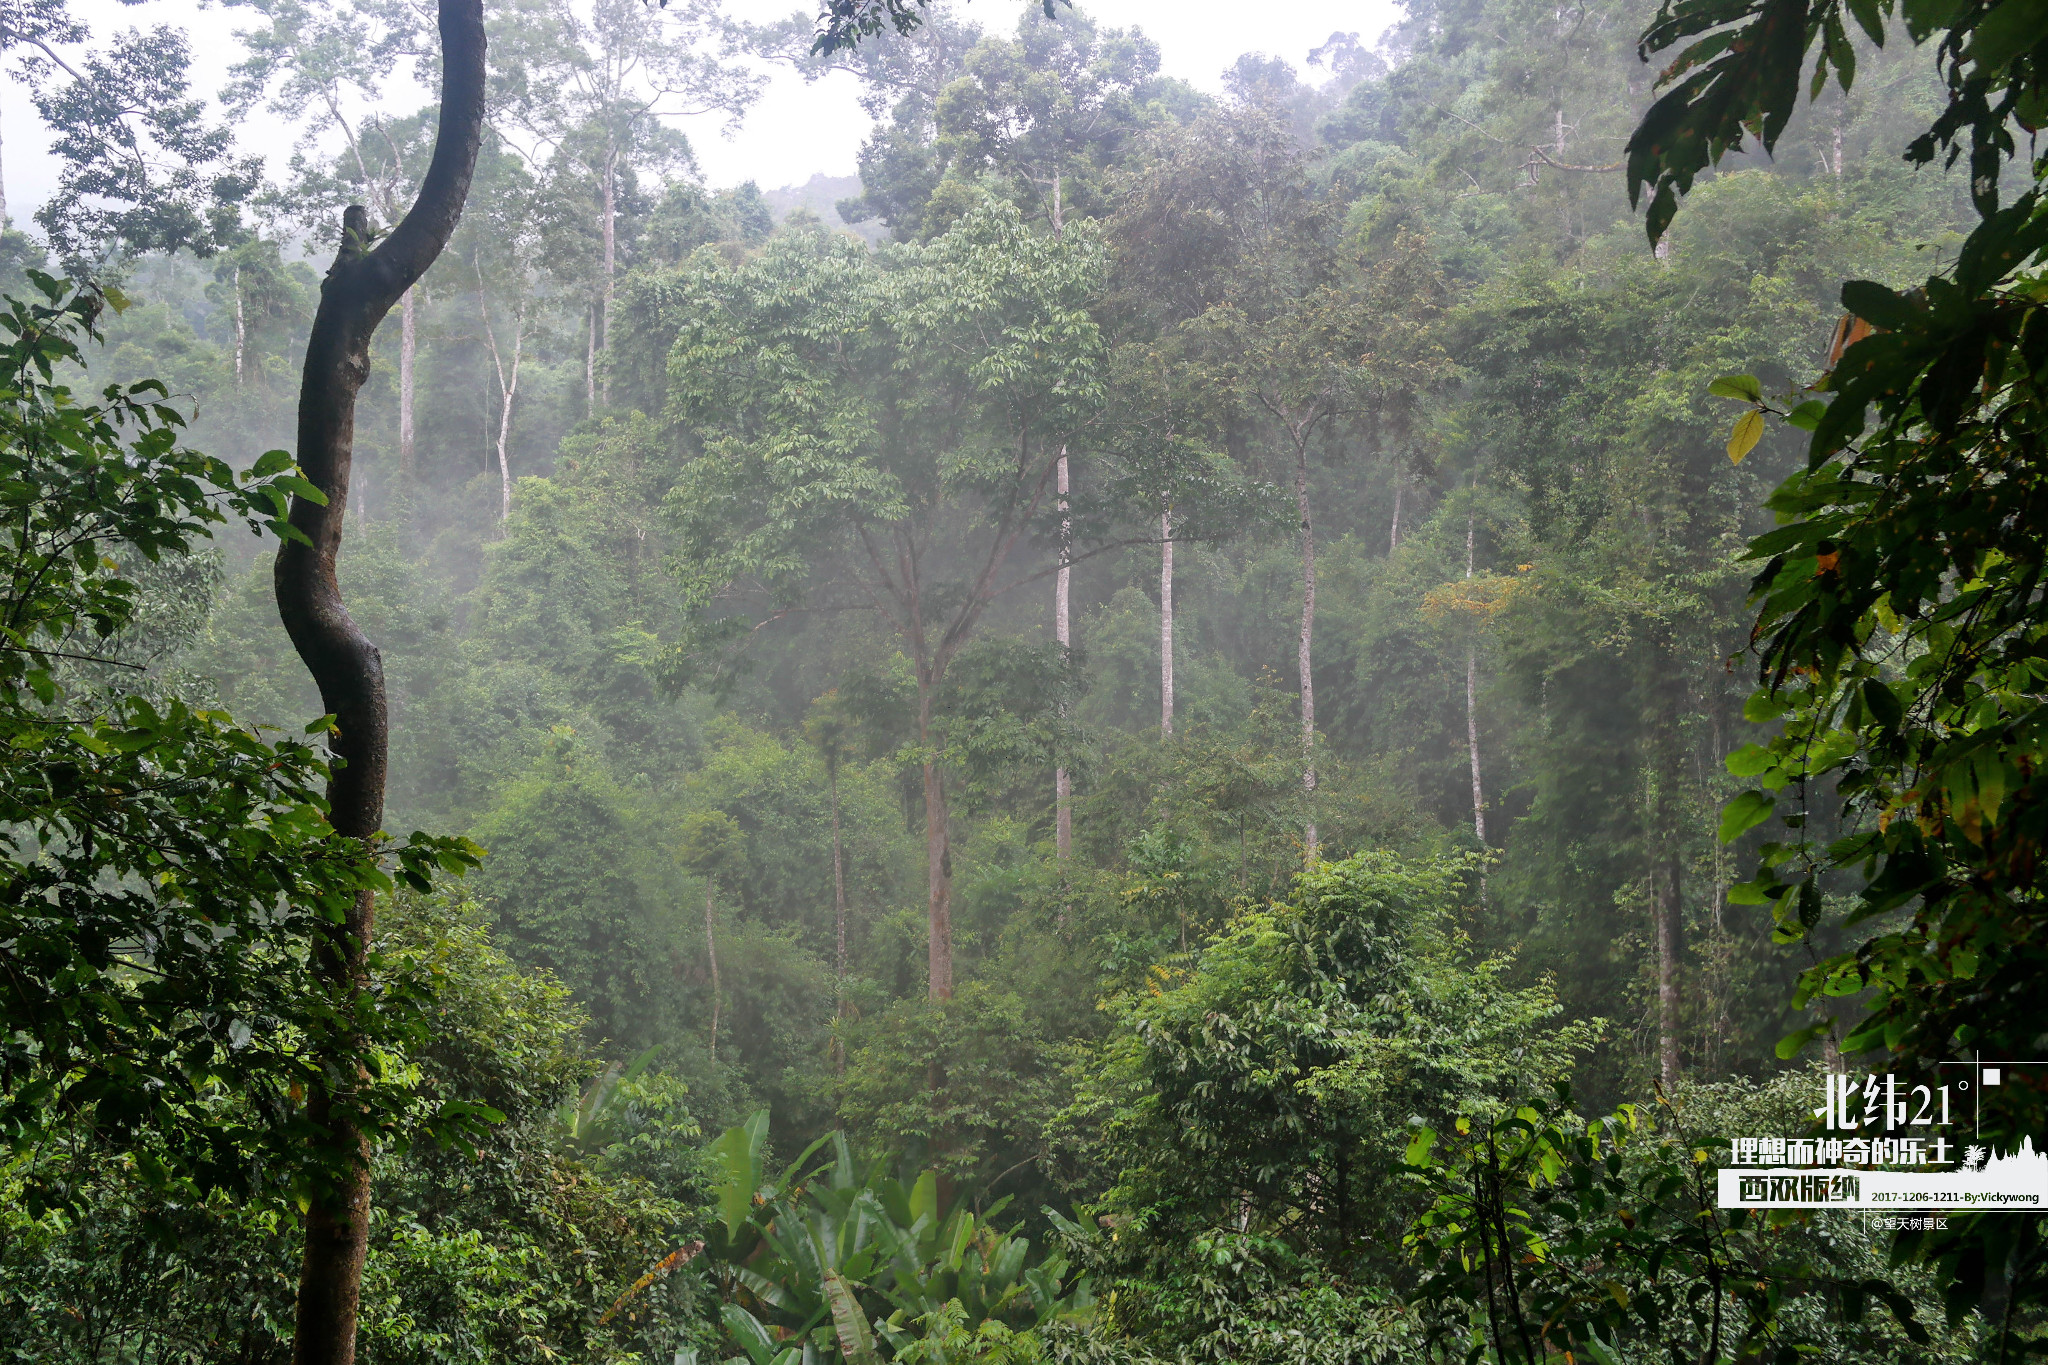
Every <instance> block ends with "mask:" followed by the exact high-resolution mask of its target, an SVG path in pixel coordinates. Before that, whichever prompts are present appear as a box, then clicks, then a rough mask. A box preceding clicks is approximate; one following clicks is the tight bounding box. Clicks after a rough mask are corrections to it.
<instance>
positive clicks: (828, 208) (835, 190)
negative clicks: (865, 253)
mask: <svg viewBox="0 0 2048 1365" xmlns="http://www.w3.org/2000/svg"><path fill="white" fill-rule="evenodd" d="M859 193H860V177H859V176H857V175H814V176H812V177H811V178H810V179H809V180H806V181H805V182H804V183H803V184H801V185H784V186H783V187H782V188H781V189H779V190H766V191H763V192H762V195H761V197H762V198H763V199H764V200H766V201H767V203H768V211H769V212H771V213H773V214H774V215H775V221H776V222H778V223H780V222H781V221H782V220H783V219H785V218H787V217H788V216H789V215H790V214H791V213H792V212H793V211H795V210H797V209H809V210H810V211H811V212H812V213H815V214H817V215H818V217H819V218H821V219H823V220H824V223H825V226H826V227H829V228H838V229H841V230H842V231H846V232H851V233H854V234H856V235H857V236H860V237H862V238H865V239H866V240H867V241H868V243H869V244H870V245H872V244H873V243H875V242H879V241H881V240H882V239H883V238H884V237H886V236H887V235H888V232H887V230H886V229H885V228H883V226H882V225H881V224H880V223H878V222H874V221H872V220H870V221H868V222H865V223H849V222H847V221H846V220H845V219H843V218H841V217H840V216H839V209H838V204H839V201H840V200H842V199H851V198H853V197H854V196H855V195H857V194H859Z"/></svg>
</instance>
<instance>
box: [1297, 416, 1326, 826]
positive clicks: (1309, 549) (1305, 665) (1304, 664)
mask: <svg viewBox="0 0 2048 1365" xmlns="http://www.w3.org/2000/svg"><path fill="white" fill-rule="evenodd" d="M1294 500H1295V503H1296V505H1297V506H1298V507H1299V509H1300V511H1301V640H1300V643H1299V645H1298V646H1297V648H1296V651H1295V663H1296V665H1297V666H1298V667H1299V669H1300V670H1301V791H1302V797H1303V800H1304V802H1305V804H1306V805H1307V807H1308V819H1307V821H1306V825H1305V828H1304V829H1303V832H1302V845H1303V848H1304V852H1305V853H1306V855H1307V859H1308V861H1309V862H1311V863H1313V862H1314V861H1315V860H1316V854H1317V850H1318V847H1319V844H1320V840H1318V838H1317V837H1316V807H1315V800H1316V684H1315V674H1314V672H1313V670H1312V668H1311V663H1312V657H1313V650H1314V645H1315V630H1316V533H1315V526H1314V523H1313V521H1312V519H1311V518H1310V516H1309V507H1308V445H1307V443H1306V442H1305V441H1303V442H1297V443H1296V446H1295V461H1294Z"/></svg>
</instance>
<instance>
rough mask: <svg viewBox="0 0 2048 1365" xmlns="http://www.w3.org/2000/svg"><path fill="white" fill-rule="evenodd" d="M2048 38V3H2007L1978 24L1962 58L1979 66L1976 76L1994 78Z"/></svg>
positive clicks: (2008, 0)
mask: <svg viewBox="0 0 2048 1365" xmlns="http://www.w3.org/2000/svg"><path fill="white" fill-rule="evenodd" d="M2043 38H2048V3H2043V0H2005V3H2004V4H2002V5H1998V6H1995V7H1994V8H1993V9H1992V10H1991V11H1990V12H1989V13H1988V14H1986V15H1985V16H1984V17H1983V18H1982V19H1980V20H1978V21H1977V27H1976V30H1975V32H1973V33H1972V34H1971V35H1970V42H1969V45H1968V46H1967V47H1965V48H1964V49H1963V56H1964V57H1965V58H1967V59H1968V60H1970V61H1971V62H1974V63H1975V64H1976V67H1977V70H1976V72H1975V73H1974V74H1976V75H1979V76H1990V75H1995V74H1996V73H1997V72H1999V71H2001V70H2003V69H2004V68H2005V67H2007V66H2009V65H2011V64H2012V61H2013V59H2014V58H2015V57H2018V56H2020V55H2021V54H2022V53H2025V52H2031V51H2032V50H2033V49H2034V48H2035V47H2037V46H2039V44H2040V42H2041V40H2042V39H2043Z"/></svg>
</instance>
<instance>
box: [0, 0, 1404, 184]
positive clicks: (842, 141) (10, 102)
mask: <svg viewBox="0 0 2048 1365" xmlns="http://www.w3.org/2000/svg"><path fill="white" fill-rule="evenodd" d="M1081 4H1082V8H1083V9H1084V10H1086V11H1087V12H1088V13H1089V14H1091V15H1093V16H1094V17H1095V19H1096V20H1097V22H1099V23H1101V24H1103V25H1105V26H1108V27H1119V28H1122V27H1130V26H1133V25H1135V26H1137V27H1140V28H1142V29H1144V30H1145V31H1146V32H1147V33H1148V34H1150V35H1151V36H1152V37H1153V38H1154V39H1155V40H1157V41H1158V43H1159V45H1160V49H1161V53H1162V56H1163V58H1164V62H1165V68H1166V71H1167V73H1168V74H1170V75H1175V76H1179V77H1181V78H1183V79H1185V80H1187V81H1189V82H1190V83H1192V84H1194V85H1196V86H1199V87H1201V88H1203V89H1206V90H1215V89H1218V88H1220V85H1221V79H1220V78H1221V75H1222V72H1223V70H1224V69H1225V68H1226V67H1228V66H1229V65H1230V64H1231V63H1232V62H1233V61H1235V60H1236V59H1237V56H1238V54H1240V53H1243V52H1264V53H1268V54H1271V55H1273V56H1278V57H1284V58H1286V59H1287V60H1288V61H1290V62H1292V63H1294V65H1295V66H1296V67H1298V68H1305V67H1306V64H1307V56H1308V52H1309V49H1311V48H1313V47H1316V46H1317V45H1319V44H1321V43H1322V42H1323V41H1324V40H1326V39H1327V38H1328V37H1329V36H1330V35H1331V34H1332V33H1337V32H1355V33H1357V34H1359V35H1360V36H1361V37H1362V38H1364V39H1365V41H1366V42H1367V43H1368V44H1369V43H1371V42H1372V41H1374V40H1375V39H1376V38H1377V37H1378V36H1379V34H1380V33H1381V32H1382V31H1383V30H1384V29H1385V28H1386V27H1387V25H1388V24H1389V23H1391V22H1392V21H1393V19H1394V17H1395V8H1394V5H1393V4H1392V3H1391V0H1262V2H1261V3H1246V0H1092V2H1091V0H1081ZM74 6H75V12H76V13H78V14H79V15H80V17H82V18H84V19H85V20H86V21H87V22H88V23H89V24H90V25H91V27H92V29H93V33H94V37H95V39H96V40H104V39H105V38H106V37H107V36H108V35H110V34H111V33H113V32H115V31H117V30H119V29H124V28H127V27H129V26H131V25H133V26H138V27H143V28H150V27H154V26H156V25H158V24H170V25H174V26H176V27H180V28H184V29H186V30H187V31H188V32H189V33H190V34H191V35H192V39H193V47H194V51H195V54H196V58H197V63H196V65H197V75H198V77H199V79H200V83H201V85H202V87H205V88H207V92H208V93H212V90H214V89H217V88H218V87H219V84H220V83H221V81H222V80H223V79H224V75H225V72H226V70H227V68H228V66H229V64H230V63H232V62H233V61H234V60H235V58H236V57H237V55H238V54H239V45H238V44H237V43H236V42H235V39H234V32H235V30H236V29H237V28H238V27H241V26H243V25H245V24H246V23H247V22H248V15H247V12H246V11H243V12H239V13H238V12H237V11H235V10H233V9H223V8H220V7H218V6H216V5H207V6H204V7H202V6H201V5H200V4H199V3H198V0H145V3H142V4H136V5H124V4H115V3H113V0H74ZM729 6H730V12H732V13H734V14H736V15H739V16H741V17H745V18H750V19H768V18H775V17H778V16H780V15H783V14H787V13H789V12H791V11H792V10H795V9H798V8H809V6H808V5H804V4H801V3H798V0H729ZM1020 8H1021V7H1020V5H1019V3H1018V0H968V3H967V4H966V5H965V6H964V9H963V13H964V15H965V16H966V17H969V18H971V19H974V20H976V21H978V22H979V23H980V24H981V25H982V27H983V28H985V29H990V30H995V29H1007V28H1008V27H1009V26H1010V25H1011V24H1012V23H1014V22H1015V19H1016V16H1017V14H1018V13H1019V12H1020ZM883 41H887V40H886V39H884V40H883ZM419 93H420V92H418V91H415V90H410V89H407V88H405V87H404V86H403V85H400V86H398V87H397V88H394V89H393V90H392V91H391V92H390V94H391V96H392V97H393V98H392V103H393V104H394V106H399V105H403V106H405V107H417V105H418V102H419V100H418V98H417V97H418V95H419ZM854 93H855V82H854V80H853V78H852V77H850V76H845V75H834V76H832V77H829V78H827V79H825V80H823V81H820V82H818V83H817V84H815V85H806V84H805V83H804V82H803V81H802V80H801V79H800V78H798V77H796V76H795V75H793V74H791V73H789V72H788V71H786V70H782V69H774V71H773V74H772V76H771V83H770V85H769V88H768V90H767V92H766V93H765V94H764V95H763V97H762V99H761V100H760V102H759V103H758V104H756V105H755V106H754V107H753V109H752V110H751V111H750V112H749V113H748V115H747V117H746V120H745V122H744V124H743V125H742V126H741V127H740V129H739V130H738V131H737V132H736V133H734V134H732V135H731V136H727V135H726V134H725V132H724V130H723V129H722V127H721V121H720V120H718V119H713V118H700V119H687V120H682V121H681V126H682V127H683V129H684V130H685V131H686V132H687V133H688V134H689V135H690V140H691V142H692V143H693V144H694V145H695V147H696V149H697V159H698V162H699V164H700V165H701V166H702V167H703V169H704V174H705V178H706V179H707V180H708V181H709V182H710V183H711V184H712V185H714V186H723V185H733V184H738V183H739V182H741V181H744V180H753V181H755V182H756V183H758V184H759V185H760V186H761V188H763V189H774V188H776V187H778V186H782V185H800V184H802V183H803V182H804V181H806V180H808V179H810V177H811V176H812V175H813V174H817V173H823V174H826V175H851V174H853V173H854V170H855V157H856V155H857V154H858V152H859V150H860V144H861V140H862V138H863V137H865V136H866V134H867V131H868V121H867V117H866V116H865V115H864V114H863V113H862V112H861V110H860V107H859V105H858V104H857V103H855V100H854ZM293 136H294V131H293V130H292V129H290V128H289V127H287V126H284V125H283V124H282V123H281V122H280V121H279V120H277V119H276V118H274V117H272V116H268V115H258V116H255V117H252V118H251V119H250V120H249V121H248V122H247V123H246V124H245V125H244V126H242V127H241V128H239V129H238V130H237V137H238V139H239V140H240V141H241V142H242V144H243V145H244V146H245V147H246V148H247V149H248V150H250V151H254V152H260V153H262V154H263V155H264V156H265V157H266V158H267V159H268V160H269V161H270V162H271V163H272V165H273V167H274V168H281V165H282V162H283V160H284V158H285V157H286V156H287V155H288V154H289V152H290V149H291V146H292V140H293ZM0 138H4V153H0V176H4V183H5V186H6V192H7V208H8V211H9V213H10V214H11V215H12V217H13V218H14V220H15V221H16V222H17V223H24V222H26V220H27V219H28V216H29V214H31V213H33V212H34V211H35V209H36V207H37V206H38V205H40V204H41V203H42V201H43V200H44V199H45V198H46V197H47V196H48V194H49V192H50V189H51V187H52V185H53V184H54V183H55V179H56V168H55V163H54V161H53V160H52V158H51V157H50V155H49V152H48V139H47V136H46V135H45V133H44V131H43V128H42V125H41V123H40V121H39V120H38V119H37V117H36V113H35V108H34V106H33V105H32V104H30V103H29V100H28V92H27V91H26V89H24V88H23V86H22V85H21V83H20V81H19V80H17V79H16V78H15V76H14V73H13V72H12V70H9V71H8V72H7V73H6V75H5V77H4V80H0Z"/></svg>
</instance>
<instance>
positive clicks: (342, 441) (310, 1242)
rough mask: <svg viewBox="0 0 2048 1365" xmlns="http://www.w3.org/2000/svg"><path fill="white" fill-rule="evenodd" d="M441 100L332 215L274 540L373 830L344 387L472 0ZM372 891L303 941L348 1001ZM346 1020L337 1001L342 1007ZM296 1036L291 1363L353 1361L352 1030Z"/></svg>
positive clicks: (390, 264) (279, 575) (297, 636)
mask: <svg viewBox="0 0 2048 1365" xmlns="http://www.w3.org/2000/svg"><path fill="white" fill-rule="evenodd" d="M439 20H440V32H441V52H442V60H441V109H440V126H439V129H438V131H437V134H436V138H435V144H434V157H433V162H432V164H431V165H430V166H429V167H428V169H427V174H426V178H425V180H424V181H423V182H422V184H421V186H420V193H419V198H418V200H417V201H415V202H414V204H413V206H412V209H411V211H410V212H408V213H407V214H406V216H405V218H404V220H403V221H401V222H400V223H399V224H398V225H397V226H396V227H395V228H393V229H392V230H391V232H390V234H389V235H387V236H386V237H385V238H384V239H383V240H382V241H381V242H379V243H378V244H377V245H376V247H375V248H374V249H372V248H371V246H370V214H369V210H367V209H365V208H364V207H362V206H361V205H351V206H350V207H349V208H348V210H347V211H346V212H345V213H344V214H343V215H342V240H341V250H340V252H339V253H338V254H337V255H336V257H335V260H334V264H333V266H332V267H330V268H329V270H328V272H327V278H326V280H325V281H324V282H323V283H322V285H321V289H320V304H319V308H318V310H317V311H316V312H315V314H314V318H313V329H312V333H311V335H310V337H309V338H308V340H307V344H306V362H305V370H304V378H303V381H302V383H301V386H300V390H299V413H298V463H299V468H300V470H301V471H302V472H303V473H304V475H305V477H306V479H307V480H308V481H309V482H310V483H312V484H313V485H314V486H315V487H316V488H318V489H319V490H320V492H321V494H322V495H323V497H324V498H325V499H326V501H325V502H324V503H316V502H313V501H311V500H310V499H307V498H297V497H295V498H293V499H292V505H291V512H290V517H291V523H292V525H293V526H294V527H295V528H297V530H298V531H299V533H300V534H301V535H303V536H304V537H305V539H304V541H303V542H301V541H299V540H289V541H286V542H285V543H284V544H283V545H282V546H281V547H280V548H279V550H278V552H277V564H276V570H275V575H274V577H275V583H276V591H277V607H278V615H279V617H280V618H281V620H282V621H283V624H284V627H285V630H286V632H287V633H288V634H289V635H290V637H291V641H292V644H293V646H294V648H296V649H297V650H298V653H299V657H300V658H301V659H302V660H304V662H305V664H306V668H307V671H308V672H310V673H311V674H312V675H313V681H314V683H315V684H316V685H317V686H318V688H319V690H320V700H321V705H322V707H323V708H324V709H325V710H326V712H327V713H328V714H330V715H332V716H333V717H334V718H335V730H334V732H333V734H332V736H331V737H330V740H329V743H330V746H331V748H332V751H333V756H334V760H335V768H334V776H333V778H332V780H331V781H330V782H329V784H328V790H327V797H328V812H327V818H328V821H329V823H330V824H331V825H332V827H333V829H334V831H335V833H337V834H339V835H342V836H344V837H346V838H352V839H360V840H364V841H366V842H368V841H374V840H375V839H376V838H377V836H378V833H379V830H380V828H381V826H382V825H383V821H384V775H385V764H386V761H387V757H388V751H389V732H388V724H389V716H388V712H387V710H386V706H385V699H384V668H383V660H382V659H381V657H380V656H379V654H378V652H377V647H376V646H375V645H374V644H372V643H371V642H370V641H369V639H368V638H367V637H365V636H364V635H363V633H362V631H361V630H360V629H359V628H358V627H357V626H356V624H355V622H354V620H353V619H352V618H351V617H350V616H349V613H348V608H347V606H346V605H345V604H344V603H343V601H342V597H341V589H340V586H339V584H338V582H337V580H336V577H335V559H336V556H337V555H338V553H339V552H340V549H341V539H342V531H343V528H344V526H345V525H346V522H347V511H348V494H349V485H350V474H351V471H352V466H353V460H354V454H355V409H356V396H357V394H358V393H359V392H360V391H361V389H362V386H363V382H364V380H365V379H367V378H368V377H369V373H370V339H371V337H372V336H373V335H374V334H375V332H376V330H377V324H378V323H379V322H381V321H382V320H383V319H384V316H385V314H387V313H388V312H390V310H391V308H392V306H393V305H394V304H396V303H397V302H398V300H399V297H400V296H401V295H403V294H404V293H405V291H406V290H407V289H409V288H411V287H412V285H413V283H414V282H415V281H417V280H418V279H419V278H420V276H421V275H423V274H425V273H426V271H427V267H428V266H430V265H432V264H433V262H434V258H435V257H437V256H439V255H440V254H441V250H442V248H443V247H445V246H446V245H447V243H448V238H449V236H450V235H451V234H452V233H453V232H454V230H455V224H456V220H457V219H458V218H460V217H461V214H462V205H463V202H464V200H465V199H467V198H468V195H469V182H470V176H471V174H472V173H473V172H474V170H475V168H476V157H477V149H478V146H479V144H480V142H481V139H482V134H483V116H484V22H483V3H482V0H440V15H439ZM375 911H376V901H375V898H374V895H373V894H372V893H371V892H369V891H364V892H363V893H362V894H361V895H360V896H358V897H357V898H356V900H355V902H354V903H353V904H352V905H351V906H350V907H349V909H348V911H347V913H346V914H345V915H344V916H343V918H342V921H341V922H340V923H338V924H332V925H329V926H326V927H325V928H323V929H322V931H321V932H320V935H319V937H318V938H317V939H316V940H315V942H314V946H313V959H312V961H313V969H314V972H315V974H316V976H317V977H318V978H319V980H320V981H321V982H322V983H323V984H324V985H326V986H327V987H328V988H329V989H331V990H333V991H335V992H336V994H337V995H338V996H340V997H342V999H343V1000H344V1001H348V1002H350V1003H353V1000H354V999H360V998H361V997H362V995H363V993H364V992H366V991H367V990H368V989H369V984H370V983H369V972H368V959H369V950H370V941H371V934H372V932H373V929H374V922H375ZM341 1017H342V1018H343V1019H344V1020H345V1019H347V1018H348V1017H350V1014H349V1011H348V1009H347V1008H344V1009H343V1011H342V1015H341ZM340 1027H341V1029H342V1030H343V1031H342V1032H341V1033H340V1034H339V1036H338V1037H335V1038H333V1039H321V1038H315V1039H312V1040H309V1042H310V1046H311V1047H312V1049H313V1052H314V1055H315V1056H316V1057H317V1058H319V1059H320V1060H321V1063H322V1064H321V1065H320V1066H319V1067H317V1068H316V1069H315V1071H314V1073H313V1080H312V1082H311V1084H310V1085H309V1086H308V1089H307V1093H306V1118H307V1120H308V1122H309V1124H310V1129H311V1131H312V1132H313V1133H316V1134H319V1135H321V1136H320V1138H319V1139H318V1141H319V1144H320V1147H321V1148H322V1149H323V1150H322V1152H321V1155H322V1156H323V1157H324V1158H326V1160H325V1161H323V1162H321V1163H320V1164H319V1165H318V1166H317V1167H315V1168H314V1169H315V1171H316V1174H315V1177H314V1180H313V1182H312V1185H311V1187H310V1188H309V1189H308V1191H307V1194H306V1199H307V1203H306V1213H305V1220H304V1221H305V1228H306V1244H305V1255H304V1258H303V1260H302V1262H301V1265H300V1273H299V1299H298V1316H297V1322H296V1324H295V1326H294V1329H293V1336H292V1360H293V1362H294V1365H352V1363H353V1361H354V1360H355V1343H356V1315H357V1309H358V1304H359V1302H360V1299H361V1295H362V1273H363V1256H364V1252H365V1250H366V1249H367V1246H368V1239H369V1225H370V1144H369V1140H368V1137H367V1136H366V1135H365V1134H364V1133H363V1131H362V1130H361V1128H360V1127H359V1126H358V1124H357V1123H356V1121H355V1118H354V1105H355V1100H354V1096H353V1092H354V1090H355V1088H356V1087H357V1085H358V1084H360V1082H361V1072H360V1064H359V1063H358V1061H357V1060H356V1057H357V1054H358V1051H359V1048H360V1040H359V1039H358V1038H357V1037H356V1036H354V1035H353V1034H352V1033H350V1032H348V1031H347V1027H348V1026H347V1025H346V1024H343V1025H341V1026H340ZM330 1163H331V1164H330Z"/></svg>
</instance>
